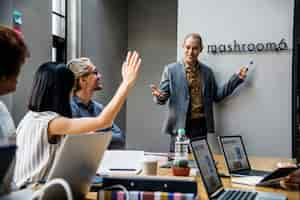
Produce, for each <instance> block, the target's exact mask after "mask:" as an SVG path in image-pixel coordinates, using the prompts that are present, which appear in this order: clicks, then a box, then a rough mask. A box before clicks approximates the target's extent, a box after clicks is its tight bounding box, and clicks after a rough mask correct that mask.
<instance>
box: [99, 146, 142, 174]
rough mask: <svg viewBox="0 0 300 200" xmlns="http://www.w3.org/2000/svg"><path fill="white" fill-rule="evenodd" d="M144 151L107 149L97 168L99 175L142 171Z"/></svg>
mask: <svg viewBox="0 0 300 200" xmlns="http://www.w3.org/2000/svg"><path fill="white" fill-rule="evenodd" d="M143 161H144V151H130V150H107V151H105V153H104V157H103V159H102V161H101V163H100V166H99V168H98V170H97V174H99V175H115V174H120V175H122V174H124V175H130V174H139V173H140V172H141V171H142V165H143Z"/></svg>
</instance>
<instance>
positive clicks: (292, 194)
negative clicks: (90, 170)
mask: <svg viewBox="0 0 300 200" xmlns="http://www.w3.org/2000/svg"><path fill="white" fill-rule="evenodd" d="M214 157H215V160H216V161H217V163H218V164H217V168H218V171H219V172H220V173H223V174H228V172H227V169H226V166H225V161H224V158H223V156H221V155H214ZM278 162H291V159H287V158H271V157H250V163H251V167H252V168H253V169H259V170H267V171H271V170H274V169H276V163H278ZM157 174H158V175H159V176H172V171H171V169H170V168H159V169H158V173H157ZM196 180H197V182H198V192H199V193H200V199H201V200H202V199H208V198H207V194H206V192H205V189H204V186H203V183H202V181H201V178H200V177H199V176H197V177H196ZM222 182H223V185H224V186H225V187H226V188H239V189H250V190H253V189H255V190H257V191H264V192H275V193H281V194H284V195H286V196H287V197H288V199H289V200H300V191H287V190H283V189H278V188H270V187H254V186H247V185H241V184H235V183H231V180H230V178H222ZM96 196H97V194H96V193H92V192H91V193H89V194H88V195H87V198H86V199H88V200H95V199H96Z"/></svg>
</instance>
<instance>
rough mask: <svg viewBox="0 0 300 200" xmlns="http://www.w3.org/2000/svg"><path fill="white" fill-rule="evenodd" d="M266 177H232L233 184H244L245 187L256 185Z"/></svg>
mask: <svg viewBox="0 0 300 200" xmlns="http://www.w3.org/2000/svg"><path fill="white" fill-rule="evenodd" d="M263 178H264V177H261V176H244V177H231V182H232V183H237V184H243V185H256V184H258V183H260V181H261V180H262V179H263Z"/></svg>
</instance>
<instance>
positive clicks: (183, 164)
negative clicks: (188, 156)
mask: <svg viewBox="0 0 300 200" xmlns="http://www.w3.org/2000/svg"><path fill="white" fill-rule="evenodd" d="M173 166H174V167H180V168H187V167H189V161H188V160H174V161H173Z"/></svg>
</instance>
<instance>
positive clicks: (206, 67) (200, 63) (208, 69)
mask: <svg viewBox="0 0 300 200" xmlns="http://www.w3.org/2000/svg"><path fill="white" fill-rule="evenodd" d="M199 65H200V68H201V70H202V71H204V72H208V73H213V71H212V69H211V68H210V67H209V66H208V65H206V64H204V63H202V62H199Z"/></svg>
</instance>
